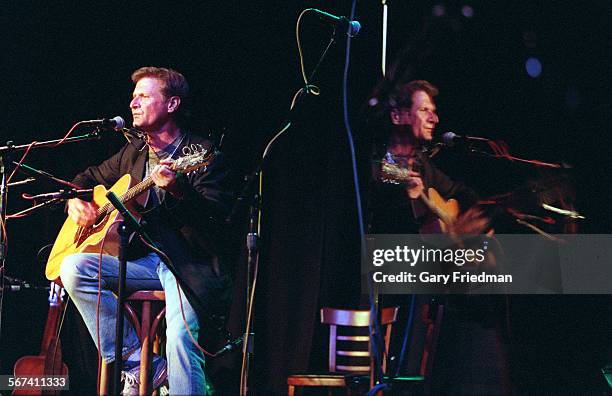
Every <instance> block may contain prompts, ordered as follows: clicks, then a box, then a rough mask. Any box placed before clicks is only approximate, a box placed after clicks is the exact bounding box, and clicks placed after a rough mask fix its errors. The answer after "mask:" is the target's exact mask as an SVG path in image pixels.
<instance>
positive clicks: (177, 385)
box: [60, 67, 231, 395]
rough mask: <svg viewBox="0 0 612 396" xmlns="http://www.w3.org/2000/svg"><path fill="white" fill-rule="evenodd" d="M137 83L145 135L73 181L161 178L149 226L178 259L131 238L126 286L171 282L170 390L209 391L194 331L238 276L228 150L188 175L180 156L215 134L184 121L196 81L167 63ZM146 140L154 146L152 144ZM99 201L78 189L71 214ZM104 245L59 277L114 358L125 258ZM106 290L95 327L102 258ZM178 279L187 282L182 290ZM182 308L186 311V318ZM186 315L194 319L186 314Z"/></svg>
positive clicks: (131, 389) (220, 305)
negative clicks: (227, 232)
mask: <svg viewBox="0 0 612 396" xmlns="http://www.w3.org/2000/svg"><path fill="white" fill-rule="evenodd" d="M132 80H133V81H134V83H135V84H136V86H135V88H134V92H133V98H132V101H131V103H130V108H131V110H132V115H133V118H134V127H136V128H138V129H140V130H141V131H143V132H145V133H146V136H147V145H145V146H144V148H142V147H137V146H138V145H137V144H136V142H133V143H132V144H127V145H126V146H124V147H123V148H122V149H121V150H120V151H119V152H118V153H117V154H115V155H113V156H112V157H111V158H109V159H108V160H106V161H104V162H103V163H102V164H100V165H98V166H92V167H89V168H87V169H86V170H85V171H84V172H83V173H80V174H79V175H77V177H76V178H75V179H74V183H75V184H77V185H79V186H81V187H84V188H89V187H92V186H94V185H97V184H102V185H104V186H105V187H107V188H108V187H110V186H111V185H113V184H114V183H115V182H116V181H117V180H118V179H119V178H120V177H121V176H123V175H124V174H126V173H129V174H130V175H131V176H132V177H133V178H134V179H135V180H136V181H140V180H142V179H143V178H144V177H147V176H150V177H151V179H152V180H153V182H154V183H155V186H154V187H152V188H151V189H150V191H149V193H148V194H149V197H148V199H147V203H146V205H145V208H144V210H143V217H144V218H145V219H146V221H147V227H148V232H149V235H150V236H151V237H152V238H153V239H154V240H155V242H156V244H157V245H158V246H159V247H161V250H162V251H164V252H165V253H166V254H167V255H168V256H169V257H170V259H171V261H172V265H173V266H174V268H172V271H170V270H169V268H168V266H167V263H165V262H163V261H161V260H160V257H159V256H158V255H157V254H155V253H152V252H151V251H148V250H147V249H146V248H145V247H144V246H143V245H142V244H139V243H132V244H131V245H130V252H129V255H128V258H129V259H130V260H129V262H128V265H127V275H126V288H127V291H128V292H130V293H131V292H134V291H136V290H142V289H149V290H150V289H155V290H164V291H165V295H166V322H167V330H166V336H167V342H166V358H167V373H168V382H169V386H170V392H171V394H184V395H187V394H191V395H194V394H199V395H201V394H205V393H206V389H205V378H204V355H203V354H202V352H201V351H200V350H199V349H198V348H197V346H196V345H195V344H194V343H193V342H192V340H191V339H190V335H189V333H188V332H187V329H186V325H188V327H189V331H190V332H191V334H192V335H193V338H194V339H195V340H197V339H198V335H199V334H200V329H201V326H202V325H203V320H204V319H208V318H209V317H210V316H211V315H212V314H214V313H217V312H220V311H221V310H223V309H224V308H226V307H227V305H228V303H229V301H228V300H229V293H230V285H231V280H230V276H229V274H228V272H227V269H226V266H227V262H226V261H227V259H226V258H225V256H226V252H225V248H224V246H222V245H221V243H220V242H219V238H217V239H215V238H214V236H218V235H219V234H220V233H221V231H222V229H221V225H220V224H222V219H224V218H225V216H226V214H227V211H228V201H229V199H230V194H229V193H228V190H227V187H226V185H227V182H228V178H227V173H228V172H227V170H226V167H225V165H224V160H223V157H222V156H221V154H218V155H216V157H215V159H214V160H213V162H212V163H211V164H210V165H208V166H207V167H204V168H200V169H198V170H196V171H194V172H191V173H190V174H189V175H181V174H177V173H176V172H174V171H173V170H172V169H171V167H170V165H171V163H172V159H173V158H177V157H179V156H180V155H182V149H183V147H196V146H198V145H201V146H200V147H202V146H203V147H209V146H210V142H209V141H207V140H206V139H204V138H201V137H198V136H195V135H192V134H191V133H190V132H189V131H187V130H186V129H185V127H184V121H185V115H186V110H187V109H186V107H185V106H186V103H185V101H186V99H187V97H188V93H189V86H188V84H187V81H186V80H185V77H183V75H182V74H180V73H178V72H176V71H174V70H171V69H165V68H156V67H143V68H140V69H138V70H136V71H135V72H134V73H133V74H132ZM147 146H148V150H147ZM97 209H98V208H97V207H96V205H95V204H94V203H90V202H85V201H82V200H80V199H72V200H70V201H69V203H68V215H69V217H70V218H71V219H72V220H73V221H74V222H75V223H77V224H78V225H80V226H83V227H88V226H91V225H92V224H93V223H94V222H95V220H96V211H97ZM98 257H99V255H98V254H96V253H91V254H89V253H83V254H74V255H71V256H68V257H67V258H66V259H64V261H63V262H62V265H61V273H60V276H61V280H62V282H63V284H64V286H65V288H66V290H67V291H68V293H69V295H70V297H71V298H72V299H73V301H74V303H75V305H76V307H77V309H78V310H79V312H80V313H81V315H82V316H83V319H84V321H85V323H86V325H87V328H88V330H89V332H90V334H91V336H92V338H93V339H94V341H95V342H96V345H97V346H98V349H99V351H100V354H101V355H102V358H103V359H104V361H105V362H106V363H110V362H112V361H113V360H114V349H115V347H114V337H115V313H116V308H117V300H116V298H115V296H114V295H113V293H112V290H116V288H117V285H118V283H117V276H118V260H117V258H115V257H112V256H108V255H104V256H102V260H101V263H99V262H98V261H99V260H98ZM99 264H100V265H101V285H102V291H101V296H100V303H99V322H98V323H99V341H98V331H97V320H98V318H97V316H96V309H97V300H98V295H97V294H98V265H99ZM177 283H178V287H180V289H181V298H180V299H179V294H178V291H177V290H178V289H177ZM183 314H184V317H185V320H184V319H183ZM185 322H186V323H185ZM123 345H124V346H123V353H124V360H125V361H124V370H125V371H124V376H123V377H124V378H125V385H124V393H126V394H138V383H139V367H138V364H139V359H140V344H139V342H138V338H137V336H136V332H135V331H134V328H133V327H132V325H131V324H130V323H129V322H128V321H126V324H125V327H124V342H123ZM165 371H166V362H165V361H164V359H162V358H161V357H157V356H156V357H154V362H153V374H154V385H155V386H158V385H159V383H160V382H161V381H162V380H163V377H164V375H165Z"/></svg>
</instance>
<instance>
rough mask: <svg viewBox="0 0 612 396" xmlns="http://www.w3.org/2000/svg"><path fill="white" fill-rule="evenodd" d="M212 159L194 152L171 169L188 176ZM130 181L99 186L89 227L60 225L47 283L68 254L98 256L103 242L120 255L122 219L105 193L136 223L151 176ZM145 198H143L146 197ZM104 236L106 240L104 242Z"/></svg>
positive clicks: (109, 251)
mask: <svg viewBox="0 0 612 396" xmlns="http://www.w3.org/2000/svg"><path fill="white" fill-rule="evenodd" d="M214 156H215V152H214V150H212V149H210V150H205V151H201V152H196V153H193V154H190V155H186V156H184V157H181V158H178V159H177V160H176V161H174V163H173V164H172V165H171V166H170V168H171V169H172V170H174V171H176V172H182V173H188V172H191V171H193V170H196V169H199V168H201V167H203V166H207V165H208V164H210V163H211V161H212V160H213V158H214ZM133 184H134V180H133V178H132V177H131V176H130V175H129V174H126V175H123V176H122V177H121V178H120V179H119V180H118V181H117V182H116V183H115V184H114V185H113V186H112V187H111V188H110V190H107V189H106V188H105V187H104V186H102V185H98V186H96V187H95V188H94V190H93V202H95V203H96V205H98V208H99V209H98V212H97V218H96V222H95V223H94V225H92V226H91V227H80V226H78V225H77V224H76V223H75V222H74V221H72V219H71V218H70V217H68V218H67V219H66V221H65V222H64V225H63V226H62V228H61V230H60V232H59V235H58V236H57V239H56V240H55V244H54V245H53V248H52V249H51V253H50V255H49V260H48V261H47V267H46V269H45V275H46V276H47V279H49V280H56V279H57V278H59V273H60V267H61V265H62V261H63V260H64V258H65V257H66V256H68V255H71V254H74V253H99V252H100V248H101V247H102V244H103V243H102V242H103V241H104V247H103V250H104V253H106V254H109V255H112V256H117V255H118V254H119V242H120V238H119V235H118V233H117V227H118V225H119V223H118V222H119V221H121V220H122V219H123V217H122V216H121V214H119V212H118V211H117V210H116V209H115V207H114V206H113V205H112V204H111V203H110V202H109V201H108V199H107V198H106V194H107V192H108V191H112V192H114V193H115V194H116V195H117V196H118V197H119V199H120V200H121V202H122V203H124V204H125V205H126V207H127V208H128V210H130V212H132V213H133V214H134V217H136V219H137V220H140V216H139V215H138V212H137V210H136V208H137V207H138V206H137V205H136V204H138V205H139V206H140V207H143V206H144V202H143V199H141V198H140V197H145V196H142V193H144V192H145V191H148V190H149V188H151V187H152V186H153V185H154V184H155V183H154V182H153V180H152V179H151V177H147V178H145V179H144V180H143V181H141V182H140V183H137V184H135V185H133ZM145 198H146V197H145ZM105 236H106V239H104V238H105Z"/></svg>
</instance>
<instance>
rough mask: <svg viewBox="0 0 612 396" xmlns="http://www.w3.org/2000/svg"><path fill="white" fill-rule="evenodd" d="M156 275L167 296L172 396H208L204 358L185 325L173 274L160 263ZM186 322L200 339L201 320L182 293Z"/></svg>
mask: <svg viewBox="0 0 612 396" xmlns="http://www.w3.org/2000/svg"><path fill="white" fill-rule="evenodd" d="M157 273H158V274H159V279H160V280H161V283H162V285H163V287H164V291H165V293H166V323H167V329H166V338H167V340H166V357H167V359H168V385H169V386H170V394H172V395H205V394H206V383H205V378H204V354H203V353H202V352H201V351H200V350H199V349H198V348H197V347H196V346H195V345H194V344H193V342H192V341H191V338H190V337H189V334H188V333H187V330H186V329H185V323H184V321H183V315H182V313H181V306H180V302H179V297H178V290H177V286H176V285H177V282H176V278H175V277H174V274H173V273H172V272H171V271H170V270H169V269H168V268H167V267H166V265H165V264H164V263H163V262H161V263H160V264H159V266H158V269H157ZM181 299H182V303H183V311H184V312H185V319H186V320H187V324H188V325H189V329H190V331H191V334H192V335H193V338H194V339H195V340H197V339H198V333H199V330H200V326H199V323H198V317H197V314H196V313H195V311H194V310H193V308H192V306H191V304H189V301H187V298H186V297H185V294H184V293H183V291H182V290H181Z"/></svg>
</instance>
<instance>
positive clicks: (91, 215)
mask: <svg viewBox="0 0 612 396" xmlns="http://www.w3.org/2000/svg"><path fill="white" fill-rule="evenodd" d="M97 214H98V205H96V204H95V203H94V202H87V201H83V200H82V199H78V198H73V199H70V200H69V201H68V216H69V217H70V218H71V219H72V221H74V222H75V223H76V224H77V225H78V226H81V227H89V226H92V225H93V224H94V223H95V222H96V217H97Z"/></svg>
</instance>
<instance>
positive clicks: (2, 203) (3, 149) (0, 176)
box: [0, 128, 102, 337]
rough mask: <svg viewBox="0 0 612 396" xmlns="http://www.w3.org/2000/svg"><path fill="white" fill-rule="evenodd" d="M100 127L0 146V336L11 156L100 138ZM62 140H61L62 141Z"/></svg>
mask: <svg viewBox="0 0 612 396" xmlns="http://www.w3.org/2000/svg"><path fill="white" fill-rule="evenodd" d="M101 137H102V134H101V129H100V128H96V129H95V130H94V131H92V132H90V133H88V134H86V135H81V136H74V137H69V138H67V139H55V140H48V141H44V142H32V143H30V144H22V145H18V146H15V145H14V144H13V142H12V141H7V142H6V146H0V337H1V335H2V301H3V296H4V272H5V269H4V266H5V263H6V251H7V235H6V210H7V209H6V205H7V202H8V187H9V185H8V177H9V175H11V173H12V171H13V168H12V164H13V161H12V157H13V155H12V154H13V153H14V152H18V151H25V150H31V149H38V148H42V147H51V146H54V145H57V144H58V143H60V142H61V143H62V144H64V143H76V142H81V141H87V140H94V139H100V138H101ZM62 141H63V142H62Z"/></svg>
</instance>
